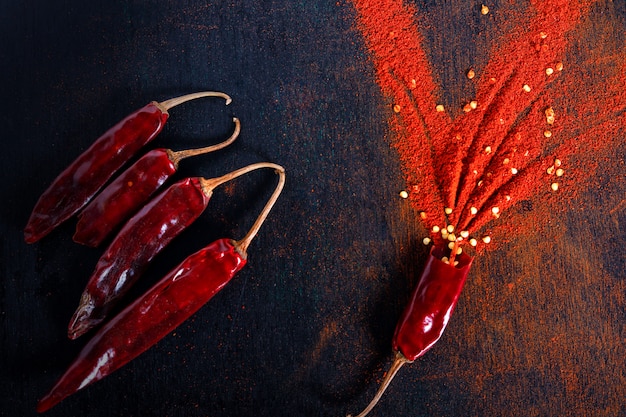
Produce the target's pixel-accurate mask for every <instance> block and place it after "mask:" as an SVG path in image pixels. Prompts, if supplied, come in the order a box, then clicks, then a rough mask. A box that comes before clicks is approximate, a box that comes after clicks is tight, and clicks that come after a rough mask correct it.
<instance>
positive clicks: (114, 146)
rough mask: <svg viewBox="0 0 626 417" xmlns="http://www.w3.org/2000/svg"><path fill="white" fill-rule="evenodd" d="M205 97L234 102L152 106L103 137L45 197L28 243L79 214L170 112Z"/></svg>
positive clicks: (27, 229) (209, 94)
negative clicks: (211, 100)
mask: <svg viewBox="0 0 626 417" xmlns="http://www.w3.org/2000/svg"><path fill="white" fill-rule="evenodd" d="M201 97H221V98H223V99H225V100H226V104H229V103H230V102H231V98H230V97H229V96H228V95H226V94H224V93H220V92H213V91H207V92H200V93H193V94H188V95H185V96H181V97H176V98H172V99H169V100H166V101H163V102H161V103H157V102H152V103H150V104H148V105H146V106H145V107H143V108H141V109H139V110H137V111H135V112H133V113H132V114H130V115H129V116H127V117H126V118H125V119H123V120H122V121H120V122H119V123H117V124H116V125H115V126H113V127H112V128H111V129H109V130H108V131H107V132H105V133H104V134H103V135H102V136H100V137H99V138H98V139H97V140H96V141H95V142H94V143H93V144H92V145H91V146H90V147H89V148H88V149H87V150H86V151H85V152H83V153H82V154H81V155H80V156H79V157H78V158H77V159H76V160H75V161H74V162H73V163H72V164H71V165H70V166H68V167H67V168H66V169H65V170H64V171H63V172H61V174H59V176H58V177H57V178H56V179H55V180H54V181H53V182H52V184H51V185H50V186H49V187H48V189H47V190H46V191H44V193H43V194H42V195H41V197H40V198H39V200H38V201H37V203H36V204H35V208H34V209H33V212H32V213H31V215H30V218H29V219H28V223H27V224H26V227H25V228H24V240H25V241H26V242H27V243H34V242H37V241H38V240H40V239H41V238H43V237H44V236H46V235H47V234H48V233H50V232H51V231H52V230H54V228H56V227H57V226H58V225H60V224H61V223H63V222H64V221H65V220H67V219H69V218H70V217H71V216H73V215H74V214H76V213H77V212H78V211H79V210H80V209H81V208H83V207H84V206H85V205H86V204H87V203H88V202H89V201H90V200H91V198H92V197H93V196H94V195H95V194H96V193H97V192H98V191H99V190H100V189H101V188H102V186H104V184H106V182H107V181H108V180H109V179H110V178H111V177H112V176H113V174H114V173H115V172H116V171H117V170H119V169H120V168H121V167H122V166H123V165H124V164H125V163H126V162H127V161H128V160H129V159H130V158H131V157H132V156H133V155H135V154H136V153H137V152H138V151H139V150H140V149H141V148H142V147H143V146H145V145H146V144H148V143H149V142H150V141H152V140H153V139H154V138H155V137H156V136H157V135H158V134H159V133H160V132H161V130H162V129H163V126H164V125H165V122H166V121H167V119H168V117H169V113H168V110H170V109H171V108H173V107H175V106H178V105H180V104H182V103H185V102H187V101H190V100H195V99H198V98H201Z"/></svg>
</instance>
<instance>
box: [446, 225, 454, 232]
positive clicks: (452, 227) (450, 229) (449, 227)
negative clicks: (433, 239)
mask: <svg viewBox="0 0 626 417" xmlns="http://www.w3.org/2000/svg"><path fill="white" fill-rule="evenodd" d="M446 230H447V231H448V233H452V232H454V226H453V225H451V224H449V225H448V227H446Z"/></svg>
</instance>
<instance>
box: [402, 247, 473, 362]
mask: <svg viewBox="0 0 626 417" xmlns="http://www.w3.org/2000/svg"><path fill="white" fill-rule="evenodd" d="M443 256H444V250H443V249H442V248H439V247H433V248H432V249H431V252H430V254H429V256H428V260H427V261H426V265H425V267H424V270H423V271H422V274H421V276H420V279H419V282H418V283H417V286H416V287H415V289H414V290H413V293H412V295H411V300H410V302H409V304H408V305H407V307H406V308H405V310H404V313H403V314H402V317H401V318H400V321H399V322H398V325H397V326H396V330H395V334H394V336H393V341H392V347H393V349H394V351H396V352H400V353H402V355H404V357H405V358H406V359H407V360H408V361H414V360H415V359H417V358H419V357H420V356H422V355H423V354H424V353H426V351H428V350H429V349H430V348H431V347H432V346H433V345H434V344H435V343H436V342H437V341H438V340H439V338H440V337H441V335H442V334H443V331H444V329H445V328H446V325H447V324H448V321H449V320H450V316H451V315H452V312H453V310H454V308H455V307H456V304H457V301H458V299H459V296H460V295H461V291H462V290H463V284H465V280H466V278H467V275H468V273H469V271H470V267H471V264H472V260H473V259H472V258H471V257H470V256H468V255H465V254H464V253H462V254H460V255H457V257H456V260H457V261H458V262H459V263H458V265H457V266H456V267H455V266H451V265H449V264H446V263H445V262H443V261H441V258H442V257H443Z"/></svg>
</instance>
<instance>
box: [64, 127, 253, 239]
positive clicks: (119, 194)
mask: <svg viewBox="0 0 626 417" xmlns="http://www.w3.org/2000/svg"><path fill="white" fill-rule="evenodd" d="M233 122H234V123H235V131H234V132H233V134H232V135H231V136H230V137H229V138H228V139H227V140H225V141H224V142H221V143H219V144H217V145H213V146H207V147H203V148H197V149H186V150H183V151H173V150H171V149H162V148H159V149H154V150H151V151H150V152H148V153H146V154H145V155H143V156H142V157H141V158H139V160H137V162H135V163H134V164H133V165H132V166H130V167H129V168H128V169H126V170H125V171H124V172H123V173H122V174H120V175H119V176H118V177H117V178H116V179H115V180H113V181H112V182H111V183H110V184H109V185H107V186H106V187H105V188H104V189H103V190H102V191H101V192H100V194H98V195H97V196H96V197H95V198H94V199H93V200H92V201H91V202H90V203H89V204H88V205H87V207H85V209H84V210H83V211H81V212H80V214H79V215H78V222H77V223H76V232H75V233H74V241H75V242H76V243H81V244H83V245H87V246H91V247H97V246H99V245H100V244H101V243H102V242H103V241H104V240H105V239H106V238H107V237H108V236H110V235H111V233H112V232H113V231H115V230H116V229H117V228H118V227H119V226H120V225H122V224H123V222H124V221H125V220H127V219H128V218H129V217H130V216H132V215H133V214H135V213H136V212H137V211H138V210H139V209H140V208H141V207H142V206H143V205H144V204H145V203H146V201H148V199H149V198H150V197H151V196H152V195H153V194H154V193H155V192H156V191H157V190H158V189H159V188H160V187H161V185H163V183H164V182H165V181H167V180H168V179H169V178H170V177H171V176H172V175H173V174H174V173H175V172H176V171H177V170H178V164H179V163H180V161H181V160H183V159H185V158H189V157H192V156H197V155H201V154H205V153H209V152H214V151H217V150H220V149H223V148H225V147H226V146H228V145H230V144H231V143H233V142H234V141H235V139H237V136H239V132H240V129H241V125H240V122H239V119H237V118H236V117H235V118H233Z"/></svg>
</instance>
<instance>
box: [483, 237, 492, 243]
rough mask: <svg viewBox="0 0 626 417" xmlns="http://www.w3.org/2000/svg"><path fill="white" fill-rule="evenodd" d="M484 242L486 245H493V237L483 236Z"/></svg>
mask: <svg viewBox="0 0 626 417" xmlns="http://www.w3.org/2000/svg"><path fill="white" fill-rule="evenodd" d="M482 241H483V242H484V243H491V236H483V238H482Z"/></svg>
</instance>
